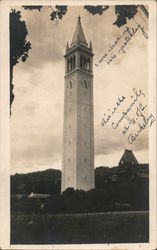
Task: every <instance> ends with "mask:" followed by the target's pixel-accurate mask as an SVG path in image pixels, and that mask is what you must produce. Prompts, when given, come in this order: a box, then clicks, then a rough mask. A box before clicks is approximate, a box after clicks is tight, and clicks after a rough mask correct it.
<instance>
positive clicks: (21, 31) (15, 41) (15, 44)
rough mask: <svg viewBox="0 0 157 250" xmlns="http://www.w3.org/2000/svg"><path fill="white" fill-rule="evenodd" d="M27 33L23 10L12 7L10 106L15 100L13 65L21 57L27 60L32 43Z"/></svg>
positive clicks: (23, 60)
mask: <svg viewBox="0 0 157 250" xmlns="http://www.w3.org/2000/svg"><path fill="white" fill-rule="evenodd" d="M27 35H28V31H27V28H26V24H25V21H22V20H21V12H20V11H16V10H15V9H14V10H13V9H12V10H11V13H10V108H11V104H12V102H13V100H14V93H13V87H14V86H13V67H14V66H15V65H16V64H17V63H18V62H19V60H20V59H21V60H22V62H25V61H26V59H27V57H28V52H29V50H30V49H31V43H30V42H29V41H27V40H26V37H27Z"/></svg>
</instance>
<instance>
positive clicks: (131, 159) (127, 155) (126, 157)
mask: <svg viewBox="0 0 157 250" xmlns="http://www.w3.org/2000/svg"><path fill="white" fill-rule="evenodd" d="M122 162H123V163H131V164H139V163H138V161H137V159H136V157H135V156H134V154H133V152H132V150H129V149H125V152H124V154H123V155H122V158H121V159H120V161H119V164H120V163H122Z"/></svg>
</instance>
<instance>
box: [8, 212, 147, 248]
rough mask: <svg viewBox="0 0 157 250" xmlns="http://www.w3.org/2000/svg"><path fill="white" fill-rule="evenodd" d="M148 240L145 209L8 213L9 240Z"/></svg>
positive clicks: (77, 242)
mask: <svg viewBox="0 0 157 250" xmlns="http://www.w3.org/2000/svg"><path fill="white" fill-rule="evenodd" d="M19 235H20V237H19ZM148 241H149V213H148V212H129V213H125V212H124V213H123V212H120V213H101V214H100V213H99V214H97V213H94V214H66V215H57V216H56V215H53V214H45V215H41V214H40V215H39V214H27V215H18V216H16V215H13V216H12V217H11V244H87V243H91V244H93V243H103V244H104V243H137V242H139V243H141V242H148Z"/></svg>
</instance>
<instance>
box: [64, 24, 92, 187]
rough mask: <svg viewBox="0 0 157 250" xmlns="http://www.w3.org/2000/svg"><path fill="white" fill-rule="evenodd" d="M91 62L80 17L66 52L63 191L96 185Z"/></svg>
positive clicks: (90, 50)
mask: <svg viewBox="0 0 157 250" xmlns="http://www.w3.org/2000/svg"><path fill="white" fill-rule="evenodd" d="M92 64H93V52H92V48H91V46H90V48H89V47H88V45H87V42H86V39H85V36H84V33H83V30H82V26H81V22H80V19H79V20H78V24H77V27H76V31H75V34H74V37H73V40H72V44H71V46H70V47H69V46H67V49H66V54H65V87H64V122H63V156H62V188H61V189H62V192H63V191H64V190H65V189H66V188H68V187H73V188H74V189H83V190H90V189H92V188H94V187H95V177H94V125H93V124H94V122H93V72H92V71H93V67H92Z"/></svg>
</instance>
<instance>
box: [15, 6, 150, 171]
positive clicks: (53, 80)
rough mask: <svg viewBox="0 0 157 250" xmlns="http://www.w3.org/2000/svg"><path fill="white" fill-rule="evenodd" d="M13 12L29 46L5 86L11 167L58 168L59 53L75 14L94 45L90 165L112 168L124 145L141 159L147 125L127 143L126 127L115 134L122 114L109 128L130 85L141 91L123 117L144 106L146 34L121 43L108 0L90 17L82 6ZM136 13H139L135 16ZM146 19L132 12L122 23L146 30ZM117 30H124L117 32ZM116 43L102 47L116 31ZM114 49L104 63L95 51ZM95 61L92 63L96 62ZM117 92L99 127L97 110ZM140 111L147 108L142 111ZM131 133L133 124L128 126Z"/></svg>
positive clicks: (61, 67) (60, 112)
mask: <svg viewBox="0 0 157 250" xmlns="http://www.w3.org/2000/svg"><path fill="white" fill-rule="evenodd" d="M16 10H20V11H21V15H22V19H23V20H24V21H25V23H26V26H27V30H28V36H27V40H29V41H30V42H31V46H32V49H31V50H30V51H29V57H28V59H27V61H26V62H25V63H23V62H19V63H18V64H17V65H16V66H15V67H14V73H13V84H14V94H15V99H14V102H13V105H12V116H11V125H10V126H11V173H12V174H14V173H27V172H32V171H39V170H45V169H49V168H53V169H62V135H63V101H64V73H65V72H64V70H65V62H64V54H65V48H66V43H67V42H69V43H71V41H72V38H73V35H74V31H75V28H76V24H77V17H78V16H79V15H80V16H81V23H82V27H83V31H84V34H85V37H86V40H87V42H88V43H89V41H90V40H91V41H92V44H93V51H94V67H93V73H94V147H95V167H98V166H109V167H112V166H116V165H118V162H119V160H120V158H121V156H122V154H123V152H124V150H125V148H127V149H131V150H132V151H133V152H134V154H135V156H136V158H137V160H138V161H139V162H140V163H148V162H149V154H148V139H149V138H148V128H145V129H144V130H143V131H142V132H141V133H140V134H139V136H138V137H137V138H136V140H135V141H134V142H133V143H132V144H130V143H129V142H128V136H127V135H128V133H127V134H126V135H125V136H124V135H123V134H122V131H123V128H124V126H125V125H126V124H127V122H128V121H127V119H124V121H123V122H122V123H120V125H119V126H118V128H117V129H113V128H112V126H111V121H112V122H116V121H117V119H119V117H120V116H121V114H122V112H123V111H125V109H126V108H127V107H128V105H129V104H130V103H131V98H130V96H131V95H134V96H135V92H133V88H135V89H136V90H137V91H139V90H140V89H141V91H142V93H144V94H145V95H141V96H140V97H139V98H138V101H137V103H136V104H135V106H134V108H133V109H132V110H131V112H130V113H129V117H132V118H133V117H135V118H138V117H137V115H136V108H137V105H139V103H141V104H142V105H143V106H146V105H147V106H148V39H146V38H145V37H144V36H143V33H142V30H141V29H140V28H138V30H137V32H136V33H135V34H134V35H133V36H132V37H131V39H130V40H129V42H128V43H127V45H126V46H125V48H124V52H118V50H119V49H120V48H121V46H122V45H123V43H124V37H125V35H126V34H127V35H128V34H129V33H125V28H126V25H125V26H123V27H121V28H118V27H117V26H115V25H113V22H114V21H115V20H116V16H115V9H114V6H110V8H109V9H108V10H106V11H105V12H104V13H103V15H94V16H93V15H91V14H89V13H88V12H87V10H85V9H84V8H83V6H68V12H67V14H66V15H65V16H64V17H63V19H62V20H54V21H51V20H50V13H51V9H50V8H49V7H44V8H43V9H42V10H41V12H39V11H37V10H33V11H28V10H24V9H23V8H20V7H16ZM141 15H142V17H141ZM147 23H148V20H147V18H146V17H145V16H144V15H143V13H138V14H137V15H136V17H135V20H133V19H132V20H129V21H128V23H127V26H128V27H129V28H130V30H131V28H132V27H134V28H135V27H137V24H140V25H141V27H144V31H145V32H146V33H147V34H148V29H147ZM123 33H125V35H124V36H122V34H123ZM121 36H122V38H121V39H120V42H119V43H118V44H117V46H116V47H115V48H114V50H112V52H108V50H109V48H110V46H111V45H112V44H113V43H114V41H115V40H116V39H117V37H121ZM105 53H108V57H107V58H108V59H109V58H110V57H111V53H112V55H113V54H116V58H115V59H113V61H112V62H111V63H110V64H108V63H107V62H106V61H105V60H106V59H104V60H103V61H102V62H100V59H101V58H102V56H103V55H104V54H105ZM96 65H98V66H96ZM122 96H123V97H125V100H124V102H121V103H120V105H119V106H118V108H117V111H116V113H115V114H114V116H113V117H112V119H111V120H110V121H109V122H108V123H107V124H106V125H105V126H102V125H101V122H102V118H103V117H104V114H108V113H109V112H110V111H109V110H112V109H113V107H115V106H116V103H117V101H118V98H121V97H122ZM143 112H145V115H148V112H149V111H148V110H147V108H145V110H144V111H143ZM131 129H132V130H130V133H131V131H132V132H136V131H137V125H134V126H133V125H132V127H131Z"/></svg>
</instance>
